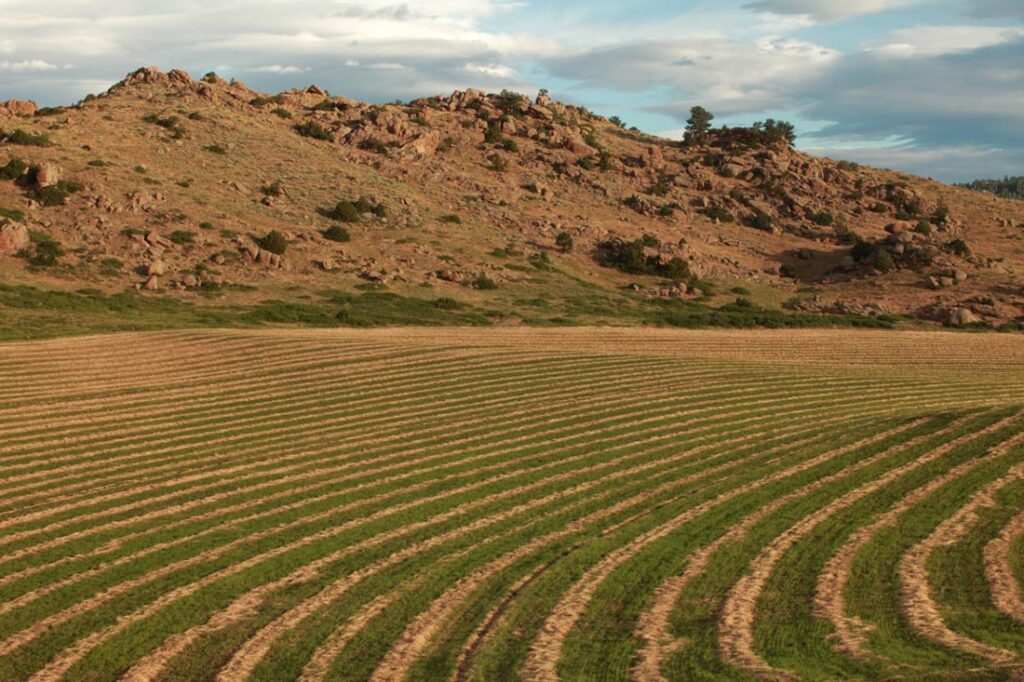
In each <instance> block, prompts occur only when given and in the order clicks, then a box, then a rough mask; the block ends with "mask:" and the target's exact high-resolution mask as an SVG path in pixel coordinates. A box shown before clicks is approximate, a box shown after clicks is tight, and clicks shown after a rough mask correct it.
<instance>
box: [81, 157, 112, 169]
mask: <svg viewBox="0 0 1024 682" xmlns="http://www.w3.org/2000/svg"><path fill="white" fill-rule="evenodd" d="M86 165H89V166H92V167H93V168H106V167H107V166H110V165H112V164H110V163H108V162H107V161H104V160H103V159H93V160H92V161H90V162H89V163H88V164H86Z"/></svg>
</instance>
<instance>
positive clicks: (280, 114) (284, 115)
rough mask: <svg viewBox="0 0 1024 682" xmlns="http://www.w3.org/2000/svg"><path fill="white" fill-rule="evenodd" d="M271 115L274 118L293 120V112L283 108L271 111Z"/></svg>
mask: <svg viewBox="0 0 1024 682" xmlns="http://www.w3.org/2000/svg"><path fill="white" fill-rule="evenodd" d="M270 113H272V114H273V115H274V116H277V117H278V118H291V117H292V112H290V111H288V110H287V109H285V108H283V107H277V108H275V109H271V110H270Z"/></svg>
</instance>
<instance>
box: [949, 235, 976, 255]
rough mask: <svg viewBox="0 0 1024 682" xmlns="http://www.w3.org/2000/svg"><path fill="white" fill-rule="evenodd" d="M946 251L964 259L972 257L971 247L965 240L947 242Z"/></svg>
mask: <svg viewBox="0 0 1024 682" xmlns="http://www.w3.org/2000/svg"><path fill="white" fill-rule="evenodd" d="M946 251H948V252H949V253H952V254H953V255H955V256H960V257H961V258H962V257H964V256H968V255H970V253H971V247H969V246H967V242H965V241H964V240H963V239H954V240H952V241H950V242H946Z"/></svg>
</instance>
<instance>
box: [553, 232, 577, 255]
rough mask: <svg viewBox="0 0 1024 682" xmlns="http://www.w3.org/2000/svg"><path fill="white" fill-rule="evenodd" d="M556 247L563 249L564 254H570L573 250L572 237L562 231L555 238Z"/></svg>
mask: <svg viewBox="0 0 1024 682" xmlns="http://www.w3.org/2000/svg"><path fill="white" fill-rule="evenodd" d="M555 246H557V247H558V248H559V249H561V250H562V251H563V252H565V253H568V252H569V251H572V249H573V246H574V244H573V239H572V235H571V234H569V233H568V232H566V231H564V230H563V231H561V232H559V233H558V234H557V235H556V236H555Z"/></svg>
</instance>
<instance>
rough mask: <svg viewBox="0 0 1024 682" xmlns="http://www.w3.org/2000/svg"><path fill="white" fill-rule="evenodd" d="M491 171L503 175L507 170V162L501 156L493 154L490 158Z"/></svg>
mask: <svg viewBox="0 0 1024 682" xmlns="http://www.w3.org/2000/svg"><path fill="white" fill-rule="evenodd" d="M490 168H491V170H492V171H494V172H495V173H504V172H505V171H507V170H508V161H506V160H505V157H504V156H502V155H501V154H495V155H494V156H492V157H491V166H490Z"/></svg>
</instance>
